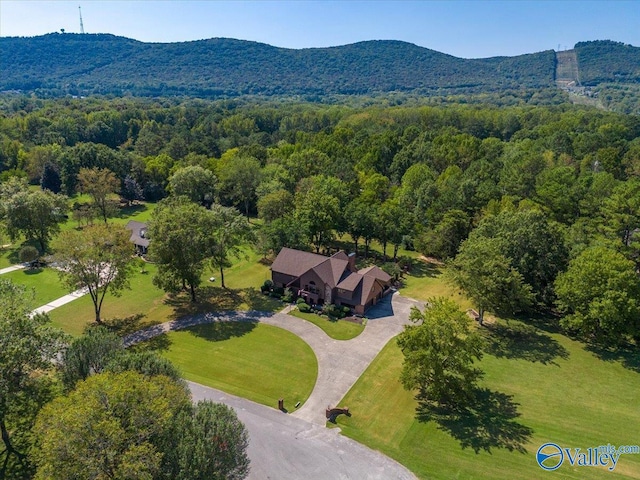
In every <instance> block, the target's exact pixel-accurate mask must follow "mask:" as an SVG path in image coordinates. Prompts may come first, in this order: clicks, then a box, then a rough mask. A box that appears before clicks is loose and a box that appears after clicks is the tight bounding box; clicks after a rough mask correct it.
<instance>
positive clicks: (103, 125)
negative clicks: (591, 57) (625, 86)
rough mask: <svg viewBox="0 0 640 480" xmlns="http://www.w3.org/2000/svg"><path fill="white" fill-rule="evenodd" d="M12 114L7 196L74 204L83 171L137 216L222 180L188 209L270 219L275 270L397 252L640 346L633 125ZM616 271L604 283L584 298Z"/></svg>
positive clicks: (332, 109) (263, 111) (57, 103)
mask: <svg viewBox="0 0 640 480" xmlns="http://www.w3.org/2000/svg"><path fill="white" fill-rule="evenodd" d="M1 112H2V116H1V117H0V172H1V173H0V179H1V180H2V181H4V182H5V183H6V182H7V181H8V180H9V179H11V177H22V178H25V179H26V180H27V181H28V182H29V183H31V184H33V185H42V187H43V188H46V189H49V190H51V191H53V192H54V193H59V192H60V193H62V194H66V195H68V196H72V195H74V194H75V192H76V191H77V188H78V174H79V173H80V171H81V169H85V170H86V169H91V168H100V169H107V170H110V171H111V172H113V174H114V175H115V177H116V179H117V183H118V188H119V191H120V194H121V196H122V197H124V198H125V199H127V200H129V201H131V200H136V199H144V200H147V201H151V202H155V201H158V200H161V199H162V198H164V197H166V196H167V195H168V194H169V192H172V191H173V192H175V191H176V189H179V188H180V187H179V186H176V185H177V184H179V183H180V181H182V184H183V185H184V184H186V185H192V188H191V190H197V188H199V187H197V185H200V184H202V183H203V181H204V180H202V179H204V178H210V179H211V181H210V182H209V183H210V185H209V187H208V188H210V190H208V192H210V193H208V194H207V195H208V196H203V194H202V193H201V192H200V193H199V192H198V191H194V192H190V191H189V187H184V188H186V190H184V188H183V191H185V195H187V196H194V199H195V200H197V201H199V202H200V203H201V204H203V205H205V206H208V207H210V206H211V204H212V203H219V204H222V205H224V206H229V207H237V208H238V209H239V210H240V211H241V212H242V213H243V214H245V215H246V216H247V217H255V216H258V217H259V218H260V219H261V220H262V221H261V227H260V232H259V235H258V240H257V242H258V249H259V250H260V251H261V252H262V253H263V254H264V255H269V253H270V252H271V253H277V251H278V250H279V249H280V248H281V247H282V246H289V247H297V248H307V249H313V250H315V251H326V250H330V249H331V248H334V247H335V241H336V240H337V239H339V238H350V239H351V240H352V242H353V248H354V249H356V250H358V249H359V252H360V254H361V255H367V254H368V248H369V245H370V242H371V241H372V240H376V241H378V242H379V243H380V244H381V245H382V246H383V249H384V257H385V259H386V260H387V261H390V262H392V263H393V262H398V261H401V259H400V258H398V251H399V249H400V248H401V247H402V248H406V249H411V250H417V251H419V252H420V253H422V254H424V255H425V256H429V257H434V258H437V259H440V260H443V261H447V262H449V263H450V267H451V268H450V270H451V272H452V275H453V276H454V277H455V279H456V281H457V283H458V285H460V286H461V287H462V288H463V289H464V290H465V291H466V292H467V294H468V295H470V297H471V298H472V299H474V300H475V301H476V304H477V305H478V307H479V308H480V310H481V313H482V311H483V310H484V309H485V308H486V309H487V310H489V311H494V312H501V311H504V312H509V313H517V312H522V311H546V312H556V313H557V314H558V318H559V319H561V320H559V322H560V323H561V324H562V326H563V327H564V328H565V329H566V330H567V331H568V332H571V333H573V334H576V335H578V336H581V337H583V338H585V339H588V340H590V341H591V340H593V341H598V342H604V343H627V342H631V343H633V342H635V341H636V340H637V339H638V338H639V337H640V322H638V318H639V315H638V314H639V313H640V303H639V302H638V298H639V297H638V295H637V291H636V290H637V288H638V281H637V274H636V271H637V268H638V263H639V262H640V259H639V258H640V257H639V255H638V253H639V250H638V249H639V248H640V243H639V242H638V240H639V239H638V234H637V232H638V228H640V213H639V212H640V180H639V179H638V176H639V175H640V119H639V118H638V117H637V116H633V115H622V114H617V113H611V112H604V111H601V110H597V109H594V108H590V107H580V106H573V105H569V104H561V105H557V106H532V105H518V106H507V107H495V106H490V105H481V104H473V105H462V104H457V105H454V104H449V105H423V106H409V105H405V106H395V107H391V106H380V105H374V106H359V105H340V106H338V105H318V104H311V103H286V102H282V101H273V102H262V103H256V102H251V101H230V100H224V101H205V100H185V101H181V100H177V99H164V100H161V99H156V100H143V99H126V98H120V99H112V100H108V99H98V98H86V99H69V98H67V99H59V100H40V99H34V98H28V97H20V96H17V97H5V98H4V101H3V103H2V105H1ZM203 172H204V173H206V174H207V175H204V174H203ZM190 178H191V179H192V180H193V181H189V179H190ZM197 180H199V181H197ZM5 190H6V189H5ZM5 201H6V196H5ZM76 208H78V209H81V205H77V206H76ZM85 213H86V212H84V213H83V212H82V211H79V210H78V211H73V212H72V214H73V215H74V218H76V217H77V218H82V215H83V214H85ZM345 236H346V237H345ZM488 259H492V260H493V262H492V261H489V260H488ZM604 259H609V260H610V262H607V263H608V264H610V265H612V267H611V268H612V270H611V271H610V272H609V273H608V274H609V275H610V276H611V278H610V279H609V283H606V282H604V281H603V280H602V278H600V280H599V281H598V283H597V284H591V285H587V284H583V283H584V282H588V281H589V279H591V281H595V280H594V279H593V278H592V277H591V276H589V275H586V273H587V272H589V271H590V270H589V269H592V270H593V269H597V268H600V267H601V266H602V265H601V264H602V262H603V261H604ZM613 265H616V267H613ZM492 269H493V270H492ZM599 275H604V273H600V274H599ZM483 278H485V279H486V284H483V283H482V282H481V281H480V280H482V279H483ZM496 278H499V279H501V280H500V281H501V282H502V283H500V282H498V283H497V284H496V283H495V282H496V280H495V279H496ZM492 279H493V280H492ZM471 280H472V281H471ZM491 282H494V283H491ZM580 282H582V283H580ZM478 285H481V286H482V288H484V290H482V291H477V292H474V291H473V289H474V286H475V287H478ZM478 288H479V287H478ZM587 291H589V292H591V295H588V294H586V293H585V292H587ZM505 292H507V293H505ZM621 292H622V293H621ZM616 295H625V302H623V304H624V307H622V306H621V302H620V301H619V300H620V299H616ZM594 299H595V300H594Z"/></svg>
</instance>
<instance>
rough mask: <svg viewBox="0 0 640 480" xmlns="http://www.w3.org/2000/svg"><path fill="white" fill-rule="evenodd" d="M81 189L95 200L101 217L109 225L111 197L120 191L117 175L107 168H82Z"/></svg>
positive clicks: (79, 175) (79, 177) (79, 179)
mask: <svg viewBox="0 0 640 480" xmlns="http://www.w3.org/2000/svg"><path fill="white" fill-rule="evenodd" d="M78 183H79V188H80V191H81V192H82V193H87V194H89V195H90V196H91V198H92V199H93V204H94V206H95V208H96V210H97V211H98V212H99V213H100V216H101V217H102V219H103V220H104V223H105V224H106V223H107V218H108V217H109V216H110V214H111V205H112V203H111V201H110V199H111V197H112V196H113V195H115V193H116V192H117V191H118V190H119V189H120V188H119V187H120V185H119V182H118V179H117V178H116V175H115V174H114V173H113V172H112V171H111V170H108V169H106V168H81V169H80V172H79V173H78Z"/></svg>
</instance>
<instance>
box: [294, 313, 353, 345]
mask: <svg viewBox="0 0 640 480" xmlns="http://www.w3.org/2000/svg"><path fill="white" fill-rule="evenodd" d="M289 315H293V316H294V317H298V318H303V319H304V320H307V321H309V322H311V323H313V324H314V325H316V326H318V327H320V328H321V329H322V330H324V333H326V334H327V335H329V336H330V337H331V338H333V339H334V340H351V339H352V338H355V337H357V336H358V335H360V334H361V333H362V331H363V330H364V325H361V324H359V323H354V322H349V321H347V320H329V318H327V317H321V316H320V315H316V314H315V313H304V312H301V311H300V310H297V309H296V310H292V311H291V312H289Z"/></svg>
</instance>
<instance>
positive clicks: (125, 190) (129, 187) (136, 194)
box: [120, 175, 144, 205]
mask: <svg viewBox="0 0 640 480" xmlns="http://www.w3.org/2000/svg"><path fill="white" fill-rule="evenodd" d="M120 195H121V196H122V198H124V199H125V200H126V201H127V202H128V204H129V205H131V202H135V201H138V200H142V199H143V198H144V193H143V192H142V187H141V186H140V184H139V183H138V182H137V181H136V179H135V178H133V177H132V176H131V175H127V176H126V177H124V182H123V184H122V192H120Z"/></svg>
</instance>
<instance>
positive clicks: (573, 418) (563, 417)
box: [338, 320, 640, 479]
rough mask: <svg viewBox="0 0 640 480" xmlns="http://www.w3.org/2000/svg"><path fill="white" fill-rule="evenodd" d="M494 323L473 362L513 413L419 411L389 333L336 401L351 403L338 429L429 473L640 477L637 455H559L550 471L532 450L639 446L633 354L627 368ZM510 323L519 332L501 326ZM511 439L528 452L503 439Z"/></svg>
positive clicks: (561, 339) (555, 337) (492, 408)
mask: <svg viewBox="0 0 640 480" xmlns="http://www.w3.org/2000/svg"><path fill="white" fill-rule="evenodd" d="M498 325H501V326H502V329H503V330H502V332H501V336H500V337H499V339H498V341H497V343H496V342H495V341H494V342H493V343H492V345H493V347H492V349H491V351H493V353H494V354H495V355H492V354H486V355H485V356H484V358H483V360H482V361H481V362H480V363H479V367H480V368H481V369H482V370H483V371H484V372H485V377H484V379H483V380H482V381H481V382H480V384H481V386H482V387H485V388H487V389H489V391H490V392H492V394H493V396H494V397H495V398H498V397H500V396H502V395H505V396H502V398H503V400H506V404H507V405H508V406H510V407H512V408H515V411H516V415H517V416H512V415H510V413H509V408H501V407H500V406H499V405H497V404H494V405H491V404H486V405H485V406H486V409H485V410H480V413H478V414H477V415H476V416H475V417H473V416H472V417H466V418H464V419H463V418H462V417H460V418H458V419H455V418H453V419H452V418H450V419H449V420H448V421H441V422H439V423H438V422H435V421H433V420H431V421H420V420H418V419H416V406H417V402H416V401H415V399H414V396H413V394H412V393H411V392H408V391H406V390H404V389H403V387H402V385H401V384H400V382H399V375H400V371H401V368H402V359H403V356H402V353H401V351H400V350H399V348H398V347H397V345H396V343H395V339H393V340H391V341H390V342H389V344H388V345H387V346H386V347H385V348H384V349H383V350H382V352H381V353H380V354H379V355H378V357H377V358H376V359H375V360H374V362H373V363H372V364H371V365H370V366H369V368H368V369H367V371H366V372H365V373H364V374H363V375H362V377H361V378H360V379H359V380H358V381H357V382H356V384H355V385H354V387H353V388H352V389H351V391H349V393H348V394H347V395H346V397H345V398H344V399H343V400H342V401H341V402H340V404H341V405H349V408H350V410H351V412H352V416H351V417H343V416H340V417H339V418H338V424H339V426H340V427H341V428H342V432H343V433H344V434H345V435H347V436H349V437H352V438H354V439H355V440H358V441H360V442H362V443H364V444H366V445H368V446H370V447H372V448H374V449H378V450H380V451H382V452H384V453H386V454H387V455H389V456H391V457H392V458H394V459H396V460H397V461H399V462H400V463H402V464H403V465H405V466H407V468H409V469H410V470H412V471H413V472H414V473H415V474H416V475H418V476H419V477H420V478H425V479H426V478H429V479H431V478H436V479H438V478H442V479H450V478H491V479H501V478H503V479H531V478H541V476H543V475H552V476H553V477H554V478H576V479H578V478H580V479H582V478H593V479H595V478H635V479H637V478H640V455H623V456H621V457H620V460H619V462H618V465H617V467H616V468H615V470H614V471H613V472H609V471H606V470H604V469H602V468H588V467H577V466H575V467H571V466H570V465H569V464H568V463H566V462H565V464H564V465H563V466H562V467H560V468H559V469H558V470H556V471H554V472H553V473H547V472H544V471H543V470H542V469H541V468H540V467H539V466H538V464H537V463H536V458H535V453H536V451H537V449H538V447H539V446H540V445H542V444H544V443H547V442H554V443H557V444H558V445H560V446H561V447H571V448H573V447H579V448H582V449H583V451H584V449H586V448H589V447H597V446H599V445H606V444H607V443H611V444H615V445H618V446H619V445H637V444H638V443H639V442H638V432H639V426H640V410H639V409H638V408H637V405H638V391H640V373H638V368H639V367H638V365H639V364H640V362H638V359H637V358H636V359H635V362H634V361H632V362H631V363H632V364H633V365H634V368H635V370H634V369H629V368H625V366H623V365H622V364H621V363H620V362H617V361H604V360H602V359H600V358H599V357H597V356H596V355H595V354H594V353H591V352H590V351H588V350H587V349H585V347H584V345H583V344H581V343H579V342H576V341H573V340H571V339H569V338H567V337H565V336H563V335H561V334H558V333H548V332H546V331H543V330H540V329H533V330H532V329H531V327H530V326H527V327H526V328H522V331H523V332H528V333H525V334H523V335H522V336H521V338H519V337H520V334H518V333H517V332H519V331H520V330H521V327H522V324H519V322H518V321H516V320H512V321H510V323H509V325H506V324H504V323H500V324H498ZM511 330H513V332H516V333H515V334H513V335H510V334H507V335H505V332H509V331H511ZM492 335H493V334H492ZM514 339H515V340H514ZM494 340H495V337H494ZM503 340H504V342H503ZM501 342H502V343H503V344H502V345H501V346H498V347H496V345H500V343H501ZM509 441H511V442H512V444H513V445H515V446H518V445H519V446H520V447H521V448H522V449H523V450H524V453H521V452H519V451H517V450H514V451H509V450H508V449H507V448H501V447H500V445H504V442H509ZM474 446H475V447H477V448H478V451H477V452H476V451H474V448H473V447H474Z"/></svg>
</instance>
